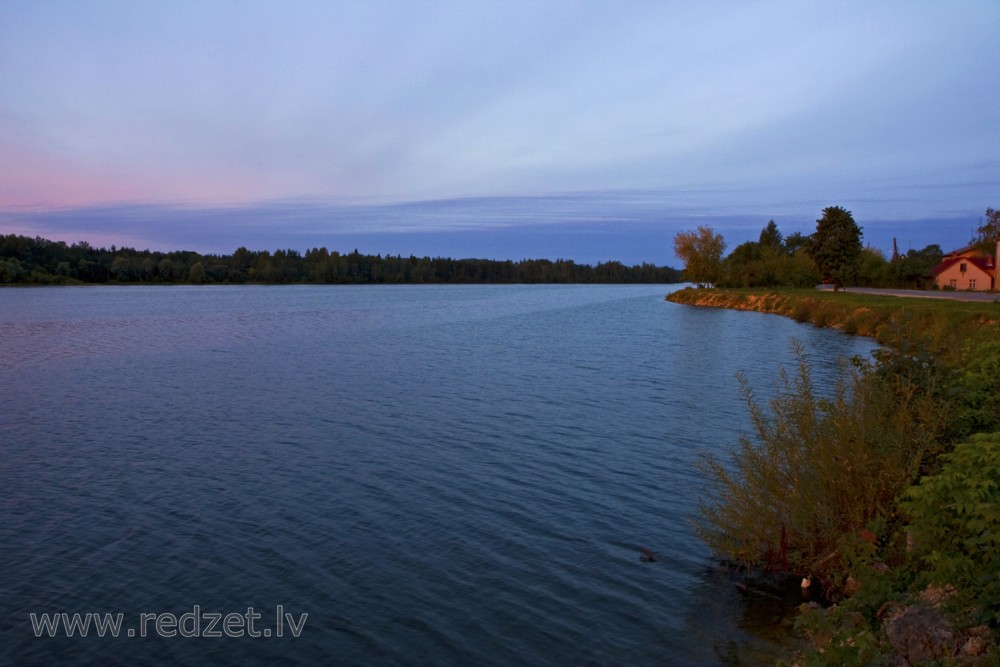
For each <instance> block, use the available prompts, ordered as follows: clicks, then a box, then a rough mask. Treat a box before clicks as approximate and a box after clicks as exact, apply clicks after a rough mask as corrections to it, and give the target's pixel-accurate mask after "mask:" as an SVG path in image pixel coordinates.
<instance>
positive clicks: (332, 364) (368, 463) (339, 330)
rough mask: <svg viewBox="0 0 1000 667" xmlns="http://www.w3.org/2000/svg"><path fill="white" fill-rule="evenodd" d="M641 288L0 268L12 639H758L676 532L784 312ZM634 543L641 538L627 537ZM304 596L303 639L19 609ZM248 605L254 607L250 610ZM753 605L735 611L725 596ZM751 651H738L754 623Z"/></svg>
mask: <svg viewBox="0 0 1000 667" xmlns="http://www.w3.org/2000/svg"><path fill="white" fill-rule="evenodd" d="M668 289H669V288H668V287H663V286H660V287H657V286H455V287H446V286H434V287H416V286H405V287H374V288H372V287H356V288H355V287H313V286H302V287H287V288H263V287H260V288H258V287H218V288H196V287H179V288H53V289H24V290H4V291H0V342H2V344H3V348H4V350H5V352H4V355H3V356H2V357H0V386H2V387H4V393H3V398H4V402H3V406H2V408H0V441H2V442H3V443H4V446H3V448H2V449H0V488H2V489H3V493H2V494H0V510H2V511H3V515H4V517H5V521H4V523H3V525H2V526H0V542H2V543H3V544H4V545H5V548H4V549H3V550H2V552H0V568H2V569H3V571H4V572H5V577H4V582H3V595H2V596H0V611H2V616H0V623H2V625H0V648H2V653H3V655H5V656H8V657H9V659H10V660H11V661H13V662H15V663H16V664H52V663H61V664H93V663H104V664H134V663H142V664H178V663H191V662H195V661H203V660H212V659H215V660H219V661H223V662H227V663H230V664H282V663H283V662H288V663H292V662H302V663H306V664H310V663H330V662H334V663H337V664H356V665H372V664H384V665H393V664H415V663H416V664H441V665H451V664H471V663H474V664H483V665H489V664H495V665H509V664H534V665H544V664H552V665H562V664H624V663H630V664H696V663H697V664H713V663H715V664H719V663H723V662H726V661H727V660H728V658H727V656H728V655H731V654H732V653H733V652H734V651H735V652H736V653H737V654H739V655H742V656H744V657H747V658H750V657H752V656H753V655H754V654H755V652H764V651H767V650H769V649H768V648H767V647H768V645H769V644H768V640H770V639H771V637H770V636H769V634H770V633H768V632H764V630H767V629H769V628H771V627H772V626H774V625H775V624H776V623H775V621H776V619H777V618H779V617H780V616H781V614H780V613H778V612H772V611H770V609H771V608H770V607H768V608H767V609H764V608H761V607H759V606H756V605H757V603H756V602H754V601H748V600H746V599H741V598H740V596H739V594H738V592H736V590H735V588H734V587H733V586H732V584H731V583H730V582H729V580H728V576H726V575H725V573H723V572H720V571H718V570H717V569H716V568H714V567H712V566H711V562H712V561H711V558H710V556H709V554H708V553H707V552H706V550H705V547H704V545H703V544H701V543H700V541H699V540H698V539H697V538H696V537H695V535H694V533H693V531H692V530H691V525H690V520H691V517H692V514H693V512H694V511H695V508H696V505H697V497H698V494H699V493H700V492H701V491H702V481H701V479H700V478H699V476H698V473H697V471H696V469H695V466H694V463H695V461H696V460H697V457H698V456H699V454H700V453H702V452H705V451H713V452H721V451H723V450H724V449H725V448H728V447H729V446H731V445H733V444H735V443H736V441H737V437H738V435H739V433H740V432H741V430H743V429H745V428H746V427H747V426H748V422H747V416H746V414H745V410H744V406H743V404H742V400H741V398H740V394H739V387H738V385H737V383H736V381H735V379H734V374H735V373H736V372H737V371H744V372H745V373H746V374H747V375H748V376H749V378H750V380H751V381H752V382H753V383H754V384H755V386H758V387H761V389H762V391H766V390H767V389H768V388H769V387H771V386H773V383H774V380H775V377H776V373H777V370H778V366H779V365H780V364H782V363H785V364H788V363H790V362H791V357H792V354H791V346H790V340H791V338H792V337H793V336H794V337H798V338H800V339H801V340H802V341H803V342H804V343H805V345H806V347H807V349H808V350H809V351H810V354H811V355H812V359H813V361H814V363H815V364H816V365H817V373H819V374H820V375H822V373H832V372H834V369H835V367H836V359H837V358H838V357H839V356H841V355H845V354H853V353H863V352H866V351H867V350H869V349H870V344H869V343H868V342H867V341H864V340H861V339H856V338H851V337H848V336H844V335H842V334H839V333H836V332H831V331H824V330H820V329H816V328H814V327H812V326H808V325H801V324H797V323H795V322H792V321H790V320H786V319H783V318H779V317H775V316H768V315H759V314H754V313H737V312H731V311H722V310H708V309H696V308H689V307H684V306H679V305H676V304H670V303H666V302H665V301H664V300H663V295H664V293H665V292H666V291H667V290H668ZM640 546H646V547H649V548H650V549H652V550H653V551H655V552H656V553H657V556H658V562H656V563H643V562H641V561H640V559H639V551H638V549H639V547H640ZM193 605H199V606H200V608H201V609H203V610H214V611H218V612H240V613H242V612H244V611H245V610H246V608H247V607H248V606H253V607H254V608H255V609H258V610H261V611H263V612H265V613H266V614H269V615H273V612H274V610H275V609H276V607H277V605H283V608H284V609H286V610H288V611H289V612H291V613H294V614H296V615H298V614H301V613H308V621H307V623H306V625H305V627H304V629H303V632H302V635H301V637H298V638H294V639H293V638H289V637H287V636H285V637H283V638H280V639H279V638H276V637H271V638H268V639H264V638H258V639H250V638H246V637H244V638H242V639H222V640H209V639H205V638H201V639H179V638H173V639H166V638H162V637H156V636H149V637H146V638H139V637H135V638H131V639H129V638H124V637H123V638H119V639H103V640H98V639H96V638H88V639H87V641H82V640H81V639H79V638H72V639H67V638H52V639H48V638H46V639H36V638H35V637H34V636H33V634H32V632H31V626H30V623H29V622H28V615H29V614H30V613H32V612H36V613H40V612H63V611H65V612H88V611H99V612H121V613H123V614H124V615H125V618H126V622H128V621H129V620H130V619H135V618H137V617H138V615H139V614H140V613H142V612H156V613H162V612H171V613H175V614H177V615H180V614H183V613H184V612H187V611H190V610H191V609H192V607H193ZM268 617H269V616H268ZM751 621H752V622H751ZM755 647H757V648H755Z"/></svg>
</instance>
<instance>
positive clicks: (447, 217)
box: [0, 0, 1000, 265]
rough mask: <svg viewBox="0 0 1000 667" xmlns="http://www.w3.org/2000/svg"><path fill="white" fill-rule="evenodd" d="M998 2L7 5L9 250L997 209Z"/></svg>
mask: <svg viewBox="0 0 1000 667" xmlns="http://www.w3.org/2000/svg"><path fill="white" fill-rule="evenodd" d="M998 28H1000V2H996V1H995V0H982V1H979V2H976V1H972V0H969V1H964V0H955V1H952V2H921V1H920V0H906V1H890V0H886V1H883V2H879V1H872V2H843V1H839V2H805V1H778V2H764V1H761V2H757V1H748V2H742V1H740V2H712V1H707V2H669V1H665V0H661V1H658V2H642V1H637V2H626V3H619V2H607V1H606V2H597V1H591V2H560V1H558V0H553V1H551V2H537V1H535V2H517V1H516V0H505V1H496V2H485V1H483V2H480V1H476V0H465V1H458V0H455V1H448V2H443V1H433V0H425V1H419V2H404V1H399V2H379V1H365V2H361V1H357V2H353V1H352V2H332V1H323V2H296V1H294V0H289V1H283V2H277V1H275V2H253V1H252V0H250V1H246V0H244V1H239V2H236V1H234V2H224V1H221V0H212V1H208V2H206V1H205V0H197V1H193V2H188V1H186V0H172V1H171V2H132V1H128V2H115V1H104V2H97V1H91V0H77V1H74V2H70V1H60V2H55V1H46V0H32V1H31V2H26V1H25V2H21V1H15V0H0V232H3V233H25V234H31V235H35V234H38V235H41V236H45V237H48V238H56V239H61V240H66V241H69V242H74V241H79V240H86V241H89V242H91V243H93V244H96V245H111V244H116V245H132V246H136V247H140V248H145V247H149V248H153V249H158V250H171V249H181V248H183V249H191V250H198V251H202V252H231V251H232V250H234V249H235V248H236V247H238V246H241V245H244V246H247V247H250V248H254V249H263V248H270V249H273V248H276V247H283V248H297V249H302V250H304V249H306V248H308V247H312V246H320V245H325V246H327V247H329V248H331V249H333V248H336V249H341V250H351V249H354V248H355V247H357V248H359V249H360V250H362V252H372V253H383V254H386V253H389V254H404V255H407V254H411V253H413V254H418V255H424V254H427V255H447V256H460V257H494V258H505V259H506V258H510V259H522V258H524V257H549V258H552V259H555V258H557V257H562V258H570V259H576V260H577V261H585V262H595V261H603V260H609V259H616V260H621V261H626V262H628V263H635V262H642V261H650V262H655V263H658V264H671V265H676V264H677V263H678V260H677V259H676V258H675V257H674V256H673V252H672V241H671V240H672V237H673V234H674V233H675V232H676V231H677V230H679V229H691V228H694V227H695V226H697V225H701V224H707V225H710V226H713V227H714V228H715V229H716V230H717V231H720V232H721V233H723V235H724V236H725V237H726V239H727V241H728V242H729V245H730V247H734V246H735V245H736V244H738V243H739V242H742V241H744V240H747V239H751V238H755V237H756V235H757V233H758V232H759V231H760V229H761V228H762V227H763V226H764V225H765V224H766V223H767V221H768V220H769V219H771V218H773V219H774V220H775V221H776V222H777V223H778V226H779V228H780V229H781V230H782V231H783V232H785V233H790V232H793V231H801V232H803V233H810V232H811V231H812V230H813V229H815V221H816V219H817V218H818V217H819V216H820V214H821V210H822V208H823V207H825V206H830V205H839V206H844V207H845V208H847V209H849V210H851V211H852V212H853V213H854V215H855V218H856V219H857V221H858V223H859V224H860V225H861V226H862V227H863V228H864V232H865V240H866V241H867V242H868V243H870V244H871V245H873V246H875V247H878V248H880V249H882V250H889V249H891V245H892V239H893V238H897V239H898V241H899V244H900V246H901V249H903V250H906V249H907V248H909V247H915V248H922V247H923V246H925V245H927V244H928V243H940V244H941V245H942V246H944V247H945V248H946V249H947V248H949V247H954V246H957V245H962V244H964V243H965V242H966V241H968V240H969V238H970V237H971V235H972V232H973V231H974V229H975V227H976V226H977V225H978V223H979V218H980V216H982V214H983V211H984V210H985V208H986V207H987V206H992V207H1000V67H998V66H997V63H1000V42H998V41H997V40H996V38H995V36H996V33H997V30H998Z"/></svg>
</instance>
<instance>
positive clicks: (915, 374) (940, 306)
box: [667, 289, 1000, 665]
mask: <svg viewBox="0 0 1000 667" xmlns="http://www.w3.org/2000/svg"><path fill="white" fill-rule="evenodd" d="M667 299H668V301H671V302H674V303H679V304H687V305H692V306H702V307H715V308H731V309H737V310H751V311H756V312H764V313H773V314H778V315H782V316H786V317H792V318H794V319H795V320H797V321H799V322H810V323H812V324H814V325H816V326H822V327H829V328H835V329H840V330H843V331H845V332H848V333H852V334H857V335H863V336H869V337H872V338H875V339H876V340H877V341H878V342H879V343H880V344H882V345H883V346H884V347H883V349H882V350H881V351H879V352H878V353H876V354H875V355H874V356H875V360H874V362H872V363H867V362H860V363H859V364H858V365H857V367H856V374H855V375H854V376H853V379H852V380H851V384H850V391H846V385H845V386H842V387H838V388H837V390H836V392H835V396H834V398H833V399H826V398H819V397H818V396H817V395H816V394H814V393H813V391H812V386H811V385H810V382H809V377H808V368H807V367H806V366H803V368H802V369H800V373H801V374H800V375H799V376H798V377H797V378H796V379H795V380H794V381H792V382H791V383H789V384H786V386H785V391H784V393H783V394H782V395H781V396H780V397H779V398H778V399H775V400H773V401H771V402H769V403H768V404H767V405H760V404H754V403H753V401H752V392H751V393H750V394H749V396H751V399H750V400H751V412H752V414H753V417H754V423H755V432H756V435H755V437H753V438H744V439H742V440H741V442H740V443H739V445H738V446H737V447H734V450H733V455H732V457H731V460H730V461H729V462H728V463H724V462H720V461H719V460H717V459H710V460H709V461H708V465H707V468H706V469H707V470H708V471H709V473H710V483H711V485H712V490H713V493H712V495H713V498H714V499H713V500H712V501H710V502H709V503H708V504H707V505H705V506H703V509H702V515H703V516H702V518H703V520H704V521H705V523H704V524H703V525H704V526H705V530H703V531H702V536H703V537H704V538H705V539H706V541H707V542H708V543H709V545H710V547H711V548H712V549H713V551H715V552H716V553H718V554H719V555H721V556H723V557H727V558H729V559H731V560H734V561H739V562H742V563H745V564H746V566H747V567H749V568H762V569H765V570H767V571H776V572H786V573H792V574H798V575H799V576H804V577H805V581H810V580H811V581H812V583H813V585H815V584H816V583H817V582H819V584H820V585H821V586H822V589H823V591H824V592H827V591H829V592H831V593H832V598H833V599H834V600H837V601H838V603H837V604H834V605H833V606H831V607H829V608H827V609H823V608H820V607H818V606H817V605H811V606H810V607H805V606H804V607H803V608H802V610H801V614H800V616H799V618H798V620H797V621H796V627H797V628H799V630H800V631H802V633H803V635H804V636H805V637H806V638H807V639H808V640H809V641H810V643H811V647H812V648H811V650H809V651H806V652H805V653H804V654H799V655H798V656H797V657H796V658H794V659H792V660H791V662H792V664H815V665H834V664H835V665H844V664H857V665H867V664H892V665H911V664H927V663H928V662H934V663H935V664H960V665H987V664H990V665H992V664H1000V648H998V647H997V643H996V637H997V636H998V632H1000V612H998V611H997V610H1000V578H998V577H997V576H996V573H997V572H1000V515H998V514H997V512H996V509H995V508H996V506H997V502H998V500H1000V491H998V489H1000V308H998V306H997V305H996V304H995V303H982V302H979V303H970V302H959V301H945V300H931V299H920V298H901V297H894V296H881V295H868V294H858V293H843V292H839V293H832V292H823V291H819V292H818V291H816V290H781V291H773V290H771V291H768V290H716V289H685V290H681V291H679V292H675V293H673V294H670V295H669V296H668V297H667ZM750 389H752V388H750ZM873 490H876V491H877V493H873V492H872V491H873ZM776 563H777V565H776Z"/></svg>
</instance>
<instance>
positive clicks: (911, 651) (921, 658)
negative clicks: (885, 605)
mask: <svg viewBox="0 0 1000 667" xmlns="http://www.w3.org/2000/svg"><path fill="white" fill-rule="evenodd" d="M884 623H885V634H886V636H887V637H888V638H889V643H890V644H891V645H892V647H893V648H894V649H896V651H897V652H898V653H899V654H900V655H902V656H903V657H904V658H906V660H907V662H909V663H910V664H911V665H922V664H925V663H928V662H932V661H935V660H945V659H948V658H951V657H953V656H954V655H955V653H956V649H957V648H958V637H957V635H956V634H955V631H954V629H952V627H951V625H950V624H949V623H948V621H947V619H945V617H944V616H943V615H942V614H941V612H939V611H938V610H937V609H934V608H931V607H926V606H924V605H920V604H915V605H912V606H910V607H907V606H906V605H898V606H897V607H895V608H893V610H892V612H891V613H890V614H887V615H886V617H885V620H884Z"/></svg>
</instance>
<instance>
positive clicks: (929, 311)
mask: <svg viewBox="0 0 1000 667" xmlns="http://www.w3.org/2000/svg"><path fill="white" fill-rule="evenodd" d="M666 298H667V301H670V302H673V303H680V304H686V305H690V306H704V307H712V308H730V309H735V310H750V311H755V312H760V313H773V314H776V315H783V316H785V317H791V318H793V319H795V320H796V321H798V322H809V323H811V324H814V325H816V326H820V327H828V328H833V329H839V330H841V331H844V332H845V333H849V334H855V335H859V336H867V337H870V338H874V339H875V340H876V341H878V342H879V343H880V344H883V345H897V344H900V343H901V342H904V341H911V340H912V339H913V337H914V335H919V336H920V338H921V339H922V342H923V343H924V344H926V345H929V346H930V347H931V348H933V351H934V352H936V353H938V354H945V355H947V356H949V357H951V356H953V354H952V353H954V352H955V351H956V350H957V348H958V347H960V345H959V343H962V342H964V341H972V340H1000V305H998V304H996V303H991V302H966V301H952V300H945V299H922V298H916V297H897V296H890V295H887V294H886V295H876V294H862V293H856V292H830V291H823V290H815V289H783V290H780V291H776V290H768V289H695V288H686V289H683V290H678V291H676V292H672V293H671V294H669V295H667V297H666Z"/></svg>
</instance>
